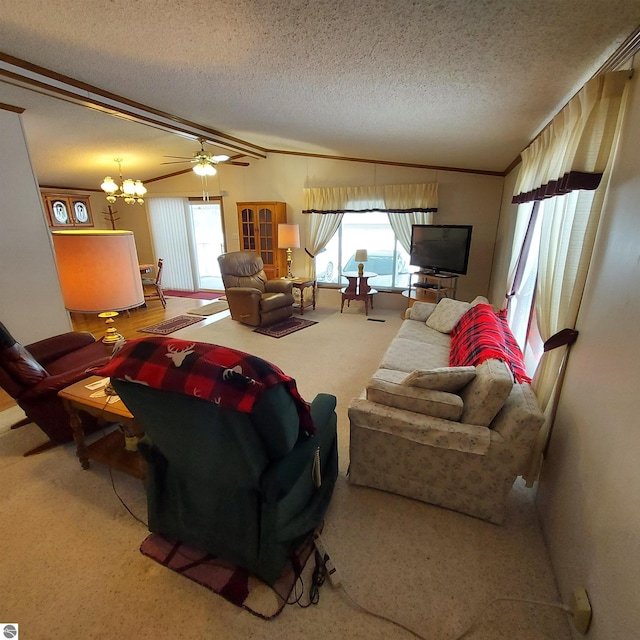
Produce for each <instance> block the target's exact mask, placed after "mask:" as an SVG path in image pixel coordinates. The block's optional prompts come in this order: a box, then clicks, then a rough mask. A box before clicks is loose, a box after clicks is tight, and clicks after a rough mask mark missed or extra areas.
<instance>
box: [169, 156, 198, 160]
mask: <svg viewBox="0 0 640 640" xmlns="http://www.w3.org/2000/svg"><path fill="white" fill-rule="evenodd" d="M162 157H163V158H179V159H180V160H193V157H187V156H162Z"/></svg>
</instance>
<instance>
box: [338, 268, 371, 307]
mask: <svg viewBox="0 0 640 640" xmlns="http://www.w3.org/2000/svg"><path fill="white" fill-rule="evenodd" d="M342 275H343V277H345V278H346V279H347V280H348V281H349V284H348V285H347V286H346V287H343V288H342V289H340V294H341V297H342V301H341V304H340V313H342V310H343V309H344V303H345V300H346V302H347V307H349V306H350V305H351V301H352V300H362V302H364V314H365V315H366V316H368V315H369V305H371V308H372V309H373V296H374V294H376V293H378V290H377V289H374V288H373V287H371V286H370V285H369V282H368V280H369V278H375V277H376V276H377V275H378V274H377V273H374V272H373V271H365V272H363V274H362V275H360V274H359V273H357V272H356V271H345V272H344V273H343V274H342Z"/></svg>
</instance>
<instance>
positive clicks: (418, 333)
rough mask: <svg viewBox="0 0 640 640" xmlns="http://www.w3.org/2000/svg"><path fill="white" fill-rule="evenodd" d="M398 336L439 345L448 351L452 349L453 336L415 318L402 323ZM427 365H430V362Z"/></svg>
mask: <svg viewBox="0 0 640 640" xmlns="http://www.w3.org/2000/svg"><path fill="white" fill-rule="evenodd" d="M396 338H406V339H407V340H415V341H416V342H424V343H426V344H433V345H438V346H441V347H444V348H446V349H447V351H449V349H451V336H450V335H449V334H448V333H440V331H436V330H435V329H432V328H431V327H427V326H426V324H425V323H424V322H416V321H415V320H408V321H405V322H403V323H402V324H401V325H400V329H398V333H397V334H396ZM418 348H420V347H418ZM427 366H430V364H428V365H427Z"/></svg>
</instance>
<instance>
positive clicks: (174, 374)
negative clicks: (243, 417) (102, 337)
mask: <svg viewBox="0 0 640 640" xmlns="http://www.w3.org/2000/svg"><path fill="white" fill-rule="evenodd" d="M94 373H95V374H96V375H101V376H108V377H111V378H118V379H121V380H129V381H131V382H139V383H140V384H146V385H149V386H150V387H153V388H154V389H163V390H166V391H174V392H177V393H184V394H185V395H191V396H195V397H197V398H202V399H204V400H210V401H211V402H215V403H217V404H220V405H221V406H223V407H225V408H228V409H236V410H237V411H242V412H245V413H250V412H251V411H252V409H253V406H254V405H255V403H256V402H257V400H258V399H259V398H260V395H261V394H262V393H263V392H265V391H267V390H268V389H270V388H271V387H273V386H275V385H277V384H280V383H283V384H285V385H286V386H287V388H288V389H289V392H290V393H291V396H292V397H293V400H294V402H295V403H296V407H297V409H298V415H299V416H300V430H301V431H302V432H304V433H306V434H309V435H311V434H313V433H315V426H314V424H313V420H312V419H311V411H310V408H309V405H308V404H307V403H306V402H305V401H304V400H303V399H302V397H301V396H300V393H299V392H298V389H297V387H296V382H295V380H294V379H293V378H291V377H289V376H287V375H285V374H284V373H283V372H282V371H281V370H280V369H278V367H276V366H275V365H273V364H271V363H269V362H267V361H266V360H263V359H262V358H258V357H257V356H252V355H249V354H248V353H244V352H242V351H237V350H236V349H230V348H229V347H222V346H219V345H215V344H206V343H203V342H191V341H188V340H180V339H177V338H166V337H150V338H140V339H138V340H130V341H127V342H125V343H124V345H123V346H122V347H121V348H120V349H118V350H117V351H116V352H115V353H114V354H113V356H112V358H111V360H110V362H109V363H108V364H107V365H105V366H104V367H101V368H99V369H97V370H95V371H94Z"/></svg>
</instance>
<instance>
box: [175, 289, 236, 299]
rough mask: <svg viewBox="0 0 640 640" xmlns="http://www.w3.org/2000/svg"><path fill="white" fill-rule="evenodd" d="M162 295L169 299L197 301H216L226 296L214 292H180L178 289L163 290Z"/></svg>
mask: <svg viewBox="0 0 640 640" xmlns="http://www.w3.org/2000/svg"><path fill="white" fill-rule="evenodd" d="M162 293H164V295H165V297H169V298H195V299H196V300H215V299H216V298H219V297H220V296H223V295H224V294H223V293H215V292H213V291H180V290H178V289H163V290H162Z"/></svg>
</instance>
